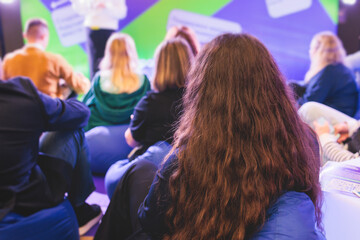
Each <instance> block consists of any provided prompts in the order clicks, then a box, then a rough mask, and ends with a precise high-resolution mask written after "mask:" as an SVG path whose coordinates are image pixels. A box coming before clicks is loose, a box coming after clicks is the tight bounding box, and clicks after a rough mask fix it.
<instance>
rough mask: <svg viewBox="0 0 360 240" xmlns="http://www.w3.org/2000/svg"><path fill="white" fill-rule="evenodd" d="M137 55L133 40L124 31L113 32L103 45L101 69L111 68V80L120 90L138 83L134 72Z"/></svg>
mask: <svg viewBox="0 0 360 240" xmlns="http://www.w3.org/2000/svg"><path fill="white" fill-rule="evenodd" d="M137 66H138V55H137V52H136V47H135V42H134V40H133V39H132V38H131V37H130V36H129V35H127V34H125V33H113V34H112V35H111V36H110V38H109V39H108V41H107V43H106V47H105V53H104V58H103V59H102V61H101V62H100V69H101V70H112V82H113V85H114V86H115V87H117V88H118V90H119V91H120V92H128V91H131V90H133V89H134V87H135V86H137V85H138V83H139V79H138V76H137V74H136V71H137Z"/></svg>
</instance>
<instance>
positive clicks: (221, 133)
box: [164, 34, 322, 239]
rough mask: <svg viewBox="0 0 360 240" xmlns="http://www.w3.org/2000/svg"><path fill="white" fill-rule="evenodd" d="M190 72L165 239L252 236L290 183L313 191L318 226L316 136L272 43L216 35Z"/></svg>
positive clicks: (290, 187)
mask: <svg viewBox="0 0 360 240" xmlns="http://www.w3.org/2000/svg"><path fill="white" fill-rule="evenodd" d="M188 79H189V80H188V81H189V82H188V85H187V87H186V92H185V95H184V98H183V102H184V113H183V115H182V117H181V119H180V122H179V126H178V129H177V131H176V133H175V143H174V148H173V149H180V150H179V151H178V152H177V153H176V154H177V157H178V165H177V167H176V170H175V172H174V173H173V174H172V175H171V177H170V183H169V188H170V194H171V198H172V203H171V206H170V207H169V209H168V211H167V214H166V216H167V222H168V223H169V227H170V232H169V233H168V234H167V235H166V236H165V237H164V239H244V238H249V237H251V236H252V235H253V234H254V233H256V232H257V231H258V230H259V229H260V228H261V227H262V226H263V224H264V222H265V219H266V210H267V209H268V208H269V207H270V206H271V204H273V203H274V202H275V201H276V200H277V199H278V198H279V196H280V195H281V194H283V193H284V192H286V191H298V192H304V193H306V194H307V195H308V196H309V197H310V199H311V200H312V202H313V203H314V206H315V211H316V220H317V224H318V227H320V229H322V228H321V210H320V205H321V191H320V184H319V180H318V177H319V169H320V158H319V152H318V151H319V150H318V146H317V143H316V137H315V135H314V133H313V132H312V131H311V130H310V128H309V127H308V126H307V125H305V124H304V123H303V122H302V121H301V120H300V118H299V116H298V114H297V110H296V108H295V105H294V103H295V101H294V99H293V98H292V95H291V93H290V91H289V89H288V88H287V85H286V84H285V81H284V78H283V76H282V74H281V73H280V71H279V69H278V67H277V65H276V63H275V61H274V59H273V58H272V56H271V54H270V53H269V51H268V50H267V49H266V47H265V46H264V45H263V44H262V43H261V42H260V41H259V40H257V39H256V38H254V37H252V36H250V35H247V34H225V35H222V36H219V37H217V38H215V39H214V40H213V41H211V42H210V43H208V44H207V45H206V46H205V47H204V49H203V50H202V51H201V52H200V53H199V55H198V57H197V58H196V60H195V63H194V64H193V66H192V68H191V72H190V75H189V78H188Z"/></svg>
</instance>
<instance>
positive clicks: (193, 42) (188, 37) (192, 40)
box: [165, 25, 200, 56]
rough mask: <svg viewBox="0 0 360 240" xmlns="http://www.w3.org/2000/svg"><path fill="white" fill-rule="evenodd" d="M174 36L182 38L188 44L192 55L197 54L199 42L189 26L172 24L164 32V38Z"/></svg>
mask: <svg viewBox="0 0 360 240" xmlns="http://www.w3.org/2000/svg"><path fill="white" fill-rule="evenodd" d="M176 37H180V38H183V39H184V40H185V41H186V42H187V43H188V44H189V46H190V48H191V51H192V53H193V54H194V56H196V55H197V54H198V52H199V51H200V43H199V41H198V39H197V37H196V34H195V32H194V31H193V30H192V29H191V28H189V27H187V26H181V25H180V26H173V27H171V28H170V29H169V30H168V31H167V32H166V35H165V40H169V39H171V38H176Z"/></svg>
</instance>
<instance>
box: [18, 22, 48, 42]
mask: <svg viewBox="0 0 360 240" xmlns="http://www.w3.org/2000/svg"><path fill="white" fill-rule="evenodd" d="M24 32H25V34H26V36H27V37H28V38H29V37H30V38H34V39H39V38H41V37H42V36H44V35H45V34H47V33H48V32H49V29H48V25H47V23H46V21H45V20H44V19H41V18H32V19H29V20H28V21H27V22H26V24H25V31H24Z"/></svg>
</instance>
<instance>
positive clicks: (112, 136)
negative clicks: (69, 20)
mask: <svg viewBox="0 0 360 240" xmlns="http://www.w3.org/2000/svg"><path fill="white" fill-rule="evenodd" d="M137 66H138V56H137V52H136V47H135V43H134V40H133V39H132V38H131V37H130V36H129V35H127V34H124V33H114V34H112V35H111V37H110V38H109V40H108V41H107V44H106V49H105V54H104V58H103V60H102V61H101V63H100V71H99V72H97V73H96V74H95V76H94V78H93V81H92V86H91V89H90V90H89V92H88V93H87V94H86V95H85V96H84V98H83V102H84V103H85V104H86V105H87V106H88V107H89V108H90V111H91V116H90V119H89V123H88V125H87V126H86V127H85V128H84V129H85V131H87V134H86V137H87V139H88V141H89V147H90V153H91V156H92V160H91V162H90V164H91V168H92V169H93V171H95V172H100V173H101V172H103V170H104V171H106V170H105V169H107V167H106V166H107V165H108V164H106V162H107V160H109V162H112V161H113V159H121V158H122V157H124V156H127V154H128V153H129V152H130V150H131V149H130V148H128V147H127V145H126V142H125V139H124V137H123V135H124V131H123V130H122V129H124V130H126V128H127V126H128V124H129V122H130V115H131V114H132V113H133V111H134V108H135V106H136V104H137V103H138V101H139V100H140V99H141V98H142V97H143V96H144V95H145V94H146V92H147V91H149V90H150V82H149V80H148V78H147V77H146V76H145V75H144V74H139V73H138V72H137ZM100 126H103V127H100ZM112 126H113V127H112ZM89 130H91V131H89ZM117 133H118V134H117ZM104 137H105V139H104ZM114 140H116V141H114ZM104 142H106V144H110V145H111V143H112V144H113V145H111V146H113V147H111V146H103V145H102V143H104ZM122 143H123V144H122ZM121 145H124V146H125V147H124V149H122V147H121ZM92 146H93V147H92ZM99 146H102V147H99ZM100 156H101V159H102V160H101V161H100V160H99V159H97V158H100ZM99 161H100V162H99ZM93 163H94V164H93ZM103 168H104V169H103ZM101 169H103V170H101Z"/></svg>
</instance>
